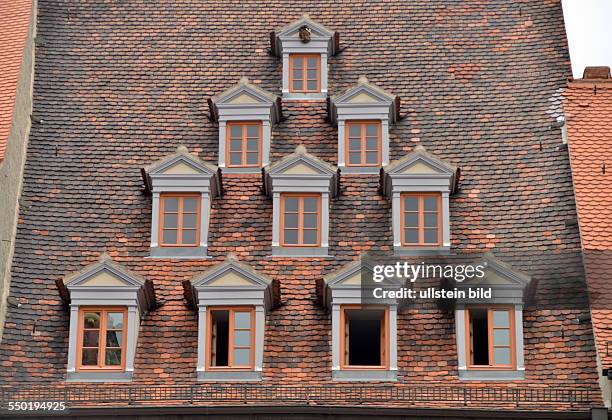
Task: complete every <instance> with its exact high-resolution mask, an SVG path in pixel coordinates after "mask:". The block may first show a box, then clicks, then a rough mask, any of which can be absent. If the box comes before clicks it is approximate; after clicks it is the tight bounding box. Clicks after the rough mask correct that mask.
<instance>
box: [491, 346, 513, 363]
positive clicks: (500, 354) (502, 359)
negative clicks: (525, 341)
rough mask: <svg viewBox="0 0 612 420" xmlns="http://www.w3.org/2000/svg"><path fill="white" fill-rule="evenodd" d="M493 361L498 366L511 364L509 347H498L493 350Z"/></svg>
mask: <svg viewBox="0 0 612 420" xmlns="http://www.w3.org/2000/svg"><path fill="white" fill-rule="evenodd" d="M493 360H494V363H495V364H496V365H509V364H510V349H509V348H508V347H496V348H494V349H493Z"/></svg>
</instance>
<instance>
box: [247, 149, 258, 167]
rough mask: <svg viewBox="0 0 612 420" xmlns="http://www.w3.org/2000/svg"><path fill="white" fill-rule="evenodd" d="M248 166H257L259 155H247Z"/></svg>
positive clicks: (256, 153)
mask: <svg viewBox="0 0 612 420" xmlns="http://www.w3.org/2000/svg"><path fill="white" fill-rule="evenodd" d="M246 163H247V165H257V164H258V163H259V153H258V152H255V153H250V152H249V153H247V162H246Z"/></svg>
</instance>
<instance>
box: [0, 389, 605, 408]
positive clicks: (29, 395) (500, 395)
mask: <svg viewBox="0 0 612 420" xmlns="http://www.w3.org/2000/svg"><path fill="white" fill-rule="evenodd" d="M598 395H599V391H598V390H597V389H594V388H537V387H535V388H534V387H532V388H524V387H523V388H515V387H481V386H435V385H422V386H420V385H419V386H416V385H415V386H411V385H395V386H393V385H392V386H387V385H381V386H376V385H362V386H360V385H350V386H342V385H329V386H284V385H192V386H156V385H155V386H153V385H151V386H149V385H141V386H134V385H114V386H105V385H99V386H95V387H82V386H62V387H57V386H29V387H24V386H19V387H12V386H6V387H0V402H1V408H5V407H7V406H8V403H9V402H11V401H13V402H23V401H63V402H65V403H66V405H67V406H68V407H81V406H83V407H92V406H124V405H139V406H148V405H151V406H152V405H155V406H160V405H171V404H177V403H178V404H183V405H203V404H211V405H213V404H215V403H221V404H232V403H234V404H264V403H267V404H270V403H274V404H284V405H286V404H334V405H336V404H337V405H349V404H350V405H355V404H378V405H388V404H392V405H394V406H398V405H402V406H410V405H417V404H418V405H423V404H427V403H447V404H452V405H455V406H456V405H464V406H468V405H487V404H489V405H490V404H500V405H501V404H503V405H505V406H506V405H512V406H515V407H519V406H521V405H530V404H531V405H533V404H536V405H538V404H546V403H551V404H557V405H559V404H566V405H569V406H571V407H574V406H577V405H589V404H592V403H593V402H594V401H596V400H597V398H598Z"/></svg>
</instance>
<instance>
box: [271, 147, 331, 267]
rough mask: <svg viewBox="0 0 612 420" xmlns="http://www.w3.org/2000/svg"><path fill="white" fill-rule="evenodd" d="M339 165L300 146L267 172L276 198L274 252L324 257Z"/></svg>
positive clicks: (275, 253) (274, 205) (272, 192)
mask: <svg viewBox="0 0 612 420" xmlns="http://www.w3.org/2000/svg"><path fill="white" fill-rule="evenodd" d="M336 179H337V168H336V167H334V166H332V165H330V164H328V163H327V162H324V161H322V160H321V159H319V158H317V157H316V156H313V155H311V154H310V153H308V152H307V151H306V148H305V147H304V146H298V147H297V148H296V149H295V153H292V154H291V155H289V156H286V157H284V158H283V159H281V160H279V161H278V162H276V163H274V164H273V165H272V166H271V167H270V168H269V170H268V171H267V174H266V180H265V185H266V191H267V193H268V194H269V195H270V196H271V197H272V202H273V225H272V255H278V256H281V255H286V256H296V257H299V256H309V257H310V256H324V255H327V251H328V247H329V200H330V197H334V196H335V195H336V191H337V188H336Z"/></svg>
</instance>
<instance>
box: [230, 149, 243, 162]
mask: <svg viewBox="0 0 612 420" xmlns="http://www.w3.org/2000/svg"><path fill="white" fill-rule="evenodd" d="M230 165H242V153H241V152H231V153H230Z"/></svg>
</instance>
